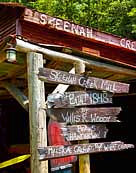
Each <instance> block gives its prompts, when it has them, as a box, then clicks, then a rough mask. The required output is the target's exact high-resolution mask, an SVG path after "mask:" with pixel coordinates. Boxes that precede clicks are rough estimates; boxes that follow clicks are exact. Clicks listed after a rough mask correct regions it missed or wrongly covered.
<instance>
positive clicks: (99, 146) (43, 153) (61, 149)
mask: <svg viewBox="0 0 136 173" xmlns="http://www.w3.org/2000/svg"><path fill="white" fill-rule="evenodd" d="M128 148H134V145H132V144H124V143H123V142H121V141H117V142H103V143H90V144H77V145H68V146H48V147H45V148H39V149H38V151H39V159H40V160H46V159H53V158H59V157H65V156H71V155H81V154H87V153H98V152H109V151H121V150H124V149H128Z"/></svg>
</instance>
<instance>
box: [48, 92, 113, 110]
mask: <svg viewBox="0 0 136 173" xmlns="http://www.w3.org/2000/svg"><path fill="white" fill-rule="evenodd" d="M47 101H48V106H49V107H55V108H60V107H65V108H66V107H74V106H85V105H97V104H108V103H112V93H108V92H103V91H88V92H87V91H73V92H65V93H64V94H60V93H55V94H49V95H48V97H47Z"/></svg>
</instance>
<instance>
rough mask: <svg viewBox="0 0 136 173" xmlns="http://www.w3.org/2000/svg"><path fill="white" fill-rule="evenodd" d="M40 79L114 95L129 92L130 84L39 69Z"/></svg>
mask: <svg viewBox="0 0 136 173" xmlns="http://www.w3.org/2000/svg"><path fill="white" fill-rule="evenodd" d="M39 78H40V79H41V80H44V81H45V82H55V83H62V84H68V85H78V86H81V87H85V88H93V89H97V90H105V91H109V92H113V93H128V92H129V84H125V83H120V82H115V81H110V80H104V79H99V78H95V77H85V76H82V75H78V74H71V73H68V72H64V71H59V70H54V69H48V68H40V69H39Z"/></svg>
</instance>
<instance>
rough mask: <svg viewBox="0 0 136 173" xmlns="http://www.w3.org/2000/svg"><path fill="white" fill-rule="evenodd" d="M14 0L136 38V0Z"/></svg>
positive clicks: (62, 16) (39, 9)
mask: <svg viewBox="0 0 136 173" xmlns="http://www.w3.org/2000/svg"><path fill="white" fill-rule="evenodd" d="M11 1H12V2H13V1H14V2H20V3H23V4H24V5H27V6H28V7H32V8H35V9H37V10H38V11H41V12H44V13H47V14H49V15H52V16H56V17H60V18H63V19H67V20H70V21H73V22H75V23H77V24H82V25H87V26H90V27H94V28H97V29H99V30H103V31H106V32H110V33H113V34H117V35H120V36H123V37H128V38H132V39H136V0H34V1H27V0H11ZM3 2H4V1H3ZM6 2H7V1H6Z"/></svg>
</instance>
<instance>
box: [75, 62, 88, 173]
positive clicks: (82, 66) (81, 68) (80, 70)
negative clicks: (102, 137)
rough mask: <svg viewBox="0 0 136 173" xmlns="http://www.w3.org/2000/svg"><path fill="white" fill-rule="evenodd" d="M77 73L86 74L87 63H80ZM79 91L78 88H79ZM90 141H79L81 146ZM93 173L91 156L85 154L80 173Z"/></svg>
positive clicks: (81, 159) (80, 157)
mask: <svg viewBox="0 0 136 173" xmlns="http://www.w3.org/2000/svg"><path fill="white" fill-rule="evenodd" d="M75 72H76V73H77V74H78V75H81V74H83V73H85V63H83V62H80V63H76V64H75ZM77 89H78V87H77ZM79 90H81V88H79ZM87 143H89V140H83V141H79V144H87ZM84 172H86V173H91V170H90V155H89V154H84V155H80V156H79V173H84Z"/></svg>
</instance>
